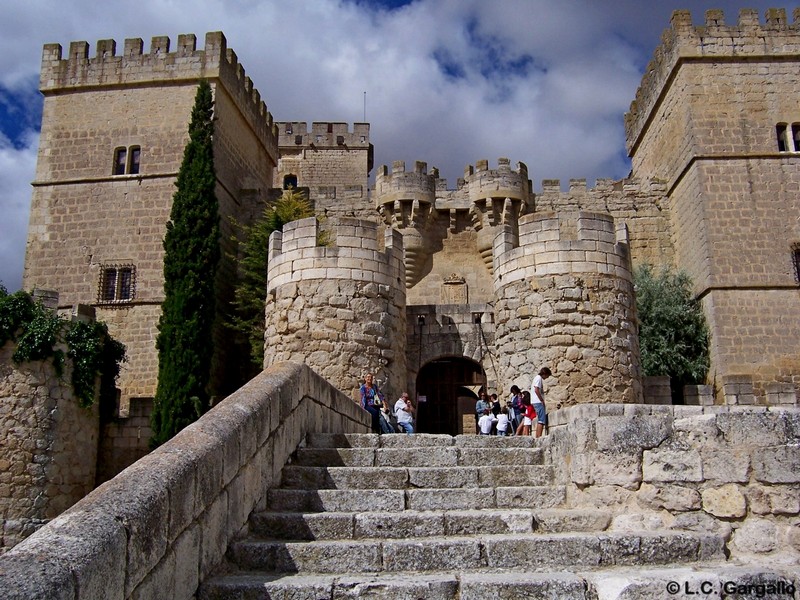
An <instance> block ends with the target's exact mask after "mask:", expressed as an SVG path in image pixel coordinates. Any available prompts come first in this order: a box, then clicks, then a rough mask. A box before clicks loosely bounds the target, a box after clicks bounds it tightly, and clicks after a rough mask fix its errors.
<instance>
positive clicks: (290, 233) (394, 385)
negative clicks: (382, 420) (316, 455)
mask: <svg viewBox="0 0 800 600" xmlns="http://www.w3.org/2000/svg"><path fill="white" fill-rule="evenodd" d="M378 233H379V232H378V225H377V224H376V223H374V222H371V221H366V220H359V219H341V220H340V221H339V224H338V225H337V226H336V227H335V228H334V231H333V237H334V240H333V241H332V242H331V243H329V244H328V245H325V246H322V245H319V243H318V238H319V227H318V223H317V220H316V219H315V218H314V217H311V218H308V219H301V220H299V221H294V222H292V223H289V224H287V225H286V226H285V227H284V229H283V232H280V231H276V232H274V233H273V234H272V235H271V236H270V240H269V267H268V270H267V300H266V332H265V335H264V341H265V345H264V368H267V367H269V366H270V365H272V364H274V363H277V362H280V361H285V360H291V361H297V362H304V363H306V364H307V365H308V366H309V367H311V368H312V369H313V370H314V371H316V372H317V373H319V374H320V375H321V376H322V377H324V378H325V379H327V380H328V381H330V382H331V383H332V384H333V385H335V386H336V387H337V388H339V389H340V390H342V391H344V392H345V393H348V394H350V393H351V392H353V390H354V389H355V388H356V387H357V386H358V383H359V380H360V379H361V378H362V377H363V376H364V375H365V374H366V373H368V372H370V373H374V374H375V377H376V379H377V381H378V383H379V385H380V388H381V390H382V391H383V392H384V393H385V394H386V395H387V397H388V398H390V399H391V398H395V397H396V396H397V395H399V394H400V393H402V392H403V391H404V387H405V374H406V358H405V357H406V337H405V331H406V295H405V267H404V265H403V240H402V236H401V235H400V234H399V233H398V232H396V231H392V230H391V229H387V230H386V231H385V232H384V236H383V237H384V239H383V242H382V243H381V244H379V241H378ZM398 332H399V333H400V334H398Z"/></svg>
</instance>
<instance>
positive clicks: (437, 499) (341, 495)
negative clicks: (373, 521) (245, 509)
mask: <svg viewBox="0 0 800 600" xmlns="http://www.w3.org/2000/svg"><path fill="white" fill-rule="evenodd" d="M565 501H566V488H565V487H564V486H554V485H545V486H520V487H496V488H429V489H376V490H364V489H353V490H336V489H323V490H293V489H283V488H278V489H272V490H269V491H268V492H267V508H268V509H269V510H271V511H278V512H323V511H325V512H351V511H359V512H400V511H403V510H416V511H424V510H448V509H449V510H463V509H479V508H485V509H491V508H516V509H524V508H527V509H535V508H557V507H561V506H563V505H564V502H565Z"/></svg>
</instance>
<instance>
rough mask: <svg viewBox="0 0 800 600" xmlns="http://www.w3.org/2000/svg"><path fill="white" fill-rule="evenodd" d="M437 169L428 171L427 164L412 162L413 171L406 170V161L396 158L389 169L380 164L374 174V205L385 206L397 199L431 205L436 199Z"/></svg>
mask: <svg viewBox="0 0 800 600" xmlns="http://www.w3.org/2000/svg"><path fill="white" fill-rule="evenodd" d="M438 179H439V171H438V170H437V169H435V168H434V169H433V171H432V172H431V173H428V164H427V163H425V162H422V161H416V162H415V163H414V170H413V171H406V163H405V162H404V161H402V160H396V161H394V162H393V163H392V168H391V170H390V169H389V168H388V167H387V166H386V165H382V166H381V167H380V168H378V172H377V174H376V175H375V205H376V206H378V207H380V206H385V205H388V204H390V203H393V202H398V201H404V200H407V201H414V200H416V201H418V202H422V203H426V204H430V205H432V204H433V203H434V201H435V199H436V190H437V184H438Z"/></svg>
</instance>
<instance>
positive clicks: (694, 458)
mask: <svg viewBox="0 0 800 600" xmlns="http://www.w3.org/2000/svg"><path fill="white" fill-rule="evenodd" d="M642 476H643V481H646V482H654V481H703V466H702V460H701V459H700V453H699V452H698V451H697V450H685V451H684V450H651V451H648V450H645V452H644V454H643V457H642Z"/></svg>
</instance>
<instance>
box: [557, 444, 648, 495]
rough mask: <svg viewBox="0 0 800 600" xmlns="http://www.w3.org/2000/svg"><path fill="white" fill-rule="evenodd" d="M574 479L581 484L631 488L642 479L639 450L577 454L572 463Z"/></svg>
mask: <svg viewBox="0 0 800 600" xmlns="http://www.w3.org/2000/svg"><path fill="white" fill-rule="evenodd" d="M570 474H571V477H572V481H573V482H574V483H576V484H579V485H619V486H622V487H626V488H628V489H631V490H635V489H636V488H638V487H639V483H640V482H641V481H642V462H641V457H640V455H639V453H638V452H636V453H632V454H623V455H620V454H613V453H611V452H609V451H606V452H587V453H585V454H576V455H574V456H573V457H572V462H571V464H570Z"/></svg>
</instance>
